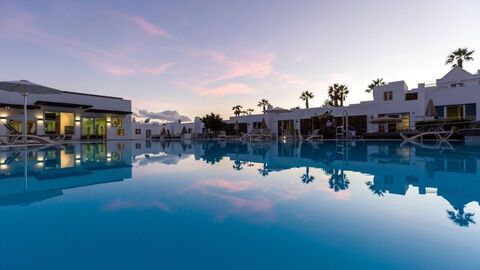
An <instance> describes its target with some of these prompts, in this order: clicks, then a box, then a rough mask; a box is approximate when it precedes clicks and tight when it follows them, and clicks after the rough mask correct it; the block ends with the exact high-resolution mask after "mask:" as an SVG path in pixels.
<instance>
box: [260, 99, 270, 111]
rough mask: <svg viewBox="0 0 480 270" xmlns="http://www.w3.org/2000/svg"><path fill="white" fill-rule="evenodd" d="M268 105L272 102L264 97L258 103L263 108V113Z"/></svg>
mask: <svg viewBox="0 0 480 270" xmlns="http://www.w3.org/2000/svg"><path fill="white" fill-rule="evenodd" d="M267 106H270V102H268V100H267V99H264V98H262V100H260V101H259V102H258V104H257V107H260V108H263V113H265V110H266V109H267Z"/></svg>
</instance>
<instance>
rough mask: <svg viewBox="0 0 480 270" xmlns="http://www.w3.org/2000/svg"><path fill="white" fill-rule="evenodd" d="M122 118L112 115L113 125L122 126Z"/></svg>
mask: <svg viewBox="0 0 480 270" xmlns="http://www.w3.org/2000/svg"><path fill="white" fill-rule="evenodd" d="M121 126H122V118H121V117H112V127H121Z"/></svg>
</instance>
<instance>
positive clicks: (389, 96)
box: [383, 91, 393, 100]
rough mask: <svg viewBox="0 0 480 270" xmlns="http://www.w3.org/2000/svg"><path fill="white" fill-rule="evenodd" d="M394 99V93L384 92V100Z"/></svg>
mask: <svg viewBox="0 0 480 270" xmlns="http://www.w3.org/2000/svg"><path fill="white" fill-rule="evenodd" d="M392 99H393V92H392V91H386V92H383V100H392Z"/></svg>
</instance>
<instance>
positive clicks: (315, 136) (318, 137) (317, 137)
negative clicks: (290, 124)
mask: <svg viewBox="0 0 480 270" xmlns="http://www.w3.org/2000/svg"><path fill="white" fill-rule="evenodd" d="M319 132H320V130H318V129H314V130H313V131H312V134H311V135H310V136H308V137H307V138H306V139H305V140H306V141H309V142H311V141H321V140H323V135H321V134H318V133H319Z"/></svg>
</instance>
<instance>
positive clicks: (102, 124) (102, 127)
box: [95, 118, 107, 139]
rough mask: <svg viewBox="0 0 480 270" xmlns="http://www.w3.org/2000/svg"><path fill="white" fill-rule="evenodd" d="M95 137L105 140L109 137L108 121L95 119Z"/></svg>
mask: <svg viewBox="0 0 480 270" xmlns="http://www.w3.org/2000/svg"><path fill="white" fill-rule="evenodd" d="M95 135H97V136H98V137H101V138H104V139H105V137H106V135H107V119H106V118H95Z"/></svg>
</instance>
